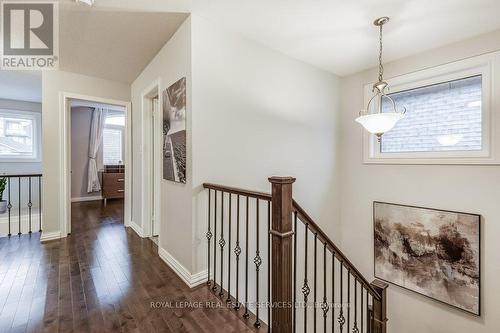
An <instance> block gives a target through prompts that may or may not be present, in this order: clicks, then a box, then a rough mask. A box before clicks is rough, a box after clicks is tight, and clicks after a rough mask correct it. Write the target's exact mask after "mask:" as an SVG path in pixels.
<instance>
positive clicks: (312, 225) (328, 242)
mask: <svg viewBox="0 0 500 333" xmlns="http://www.w3.org/2000/svg"><path fill="white" fill-rule="evenodd" d="M293 209H294V210H295V211H296V212H297V217H298V218H299V220H301V221H302V223H307V224H308V225H309V228H310V229H311V231H312V232H313V233H317V234H318V238H319V239H320V240H323V242H325V243H326V246H327V247H329V248H330V250H331V251H332V252H333V253H334V254H335V257H336V258H337V259H338V260H339V261H340V262H343V263H344V264H345V265H346V266H347V267H348V268H349V269H350V271H351V274H352V275H354V276H355V277H356V278H357V279H358V281H359V282H361V283H362V284H363V286H364V287H365V288H366V289H367V290H368V291H369V292H370V294H372V296H373V297H375V298H376V299H378V300H380V298H381V296H380V295H379V293H378V292H377V291H376V290H375V289H374V288H373V287H372V286H371V284H370V282H368V281H367V280H366V279H365V278H364V277H363V275H361V273H360V272H359V271H358V270H357V268H356V267H355V266H354V265H353V264H352V263H351V261H350V260H349V259H347V257H346V256H345V255H344V253H342V251H341V250H340V249H339V248H338V247H337V246H336V245H335V244H334V243H333V241H332V240H331V239H330V237H328V236H327V235H326V234H325V233H324V232H323V230H321V228H320V227H319V226H318V225H317V224H316V222H314V220H313V219H312V218H311V217H310V216H309V215H308V214H307V213H306V212H305V210H304V209H303V208H302V207H301V206H300V205H299V204H298V203H297V202H296V201H295V200H293Z"/></svg>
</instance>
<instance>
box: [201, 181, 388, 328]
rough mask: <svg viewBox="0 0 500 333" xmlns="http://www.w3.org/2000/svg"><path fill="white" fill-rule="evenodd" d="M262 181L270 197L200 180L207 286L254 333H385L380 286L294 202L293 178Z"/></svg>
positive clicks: (384, 300) (383, 292)
mask: <svg viewBox="0 0 500 333" xmlns="http://www.w3.org/2000/svg"><path fill="white" fill-rule="evenodd" d="M269 181H270V183H271V187H272V191H271V194H267V193H263V192H255V191H248V190H242V189H238V188H234V187H227V186H222V185H215V184H204V188H206V189H208V217H209V218H208V228H207V233H206V237H207V240H208V267H209V269H208V281H207V284H208V285H209V286H210V288H211V290H212V291H213V292H214V293H216V294H217V295H218V296H219V297H221V298H222V299H223V300H225V301H226V302H227V304H228V305H229V306H230V307H232V308H233V309H234V310H235V311H239V312H241V315H242V317H243V318H245V319H247V320H251V321H252V322H253V324H254V326H255V327H257V328H260V329H261V330H262V329H263V330H267V331H270V332H271V331H272V332H280V333H281V332H286V333H289V332H297V331H304V332H317V331H319V332H340V333H343V332H346V333H386V331H387V328H386V322H387V310H386V304H387V295H386V289H387V284H385V283H384V282H381V281H378V280H375V281H374V282H372V283H369V282H368V281H367V280H366V278H365V277H364V276H363V275H362V274H361V273H360V272H359V271H358V270H357V269H356V267H355V266H354V265H353V264H352V263H351V261H350V260H349V259H348V258H347V257H346V256H345V255H344V254H343V253H342V251H341V250H340V249H339V248H338V247H337V246H336V245H335V244H334V243H333V241H332V240H331V239H330V238H329V237H328V236H327V235H326V234H325V233H324V232H323V231H322V230H321V228H320V227H319V226H318V225H317V224H316V223H315V222H314V220H313V219H312V218H311V217H310V216H309V215H308V214H307V213H306V212H305V211H304V209H302V207H300V205H299V204H298V203H297V202H295V201H294V200H293V198H292V186H293V183H294V181H295V179H294V178H291V177H271V178H269ZM226 245H227V250H226ZM263 291H264V292H263Z"/></svg>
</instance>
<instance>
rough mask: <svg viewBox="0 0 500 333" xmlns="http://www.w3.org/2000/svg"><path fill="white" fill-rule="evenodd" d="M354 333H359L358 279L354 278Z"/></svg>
mask: <svg viewBox="0 0 500 333" xmlns="http://www.w3.org/2000/svg"><path fill="white" fill-rule="evenodd" d="M352 333H359V329H358V279H357V278H356V277H354V327H353V328H352Z"/></svg>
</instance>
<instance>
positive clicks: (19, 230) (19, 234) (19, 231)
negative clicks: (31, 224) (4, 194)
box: [17, 177, 21, 236]
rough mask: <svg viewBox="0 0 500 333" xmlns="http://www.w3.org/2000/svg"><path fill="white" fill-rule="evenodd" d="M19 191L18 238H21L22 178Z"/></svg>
mask: <svg viewBox="0 0 500 333" xmlns="http://www.w3.org/2000/svg"><path fill="white" fill-rule="evenodd" d="M18 184H19V185H18V189H17V192H18V197H19V201H18V202H17V204H18V205H19V209H18V211H19V228H18V230H17V235H18V236H21V177H19V178H18Z"/></svg>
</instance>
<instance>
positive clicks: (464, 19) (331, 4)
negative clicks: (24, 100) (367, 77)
mask: <svg viewBox="0 0 500 333" xmlns="http://www.w3.org/2000/svg"><path fill="white" fill-rule="evenodd" d="M105 7H108V8H113V9H114V10H140V11H146V10H148V11H164V12H192V13H195V14H198V15H200V16H203V17H205V18H208V19H210V20H212V21H214V22H218V23H219V24H222V25H223V26H225V27H226V28H228V29H230V30H233V31H236V32H239V33H241V34H242V35H244V36H246V37H248V38H251V39H253V40H255V41H258V42H260V43H262V44H264V45H267V46H268V47H270V48H273V49H276V50H278V51H281V52H283V53H285V54H287V55H289V56H291V57H293V58H296V59H300V60H302V61H304V62H307V63H309V64H312V65H314V66H317V67H320V68H323V69H325V70H328V71H331V72H333V73H336V74H339V75H347V74H350V73H354V72H357V71H360V70H363V69H366V68H370V67H373V66H375V65H376V63H377V47H378V45H377V38H378V36H377V33H378V31H377V30H376V29H375V28H374V27H373V26H372V22H373V20H374V19H375V18H377V17H379V16H384V15H387V16H390V17H391V21H390V23H389V24H388V26H387V28H386V31H385V46H384V47H385V52H386V53H385V60H386V61H391V60H395V59H399V58H402V57H406V56H409V55H412V54H416V53H419V52H422V51H425V50H428V49H432V48H436V47H440V46H443V45H446V44H450V43H453V42H457V41H460V40H463V39H467V38H470V37H473V36H476V35H480V34H483V33H486V32H489V31H493V30H497V29H500V19H499V13H500V1H499V0H378V1H375V0H272V1H269V0H252V1H249V0H210V1H207V0H141V1H137V0H96V3H95V5H94V7H93V8H92V10H99V8H105ZM120 15H123V14H120ZM125 19H126V17H121V18H119V17H117V18H115V19H114V20H113V22H119V21H120V20H125ZM79 20H80V21H78V22H79V23H81V22H82V21H83V22H85V20H84V19H82V18H79ZM160 21H161V20H160ZM145 23H148V22H145ZM83 27H84V28H88V26H86V25H84V26H83ZM81 28H82V27H79V26H78V25H76V24H75V28H74V29H73V31H75V30H78V29H81ZM124 28H126V27H124ZM135 28H140V30H144V29H147V24H146V27H143V26H142V24H141V25H139V24H138V25H136V26H135V27H134V29H135ZM134 29H132V31H131V30H126V31H128V32H134V34H132V35H133V36H134V37H135V36H136V35H138V36H137V37H136V38H137V39H138V40H140V36H141V34H140V33H137V31H134ZM92 31H93V32H95V33H97V30H92ZM104 35H107V34H104ZM123 35H126V34H125V33H124V34H123ZM145 35H146V36H147V33H145ZM87 36H88V37H90V34H88V33H87ZM104 37H105V36H98V35H94V36H93V38H98V39H100V38H104ZM71 38H73V37H71ZM146 38H147V37H146ZM127 40H128V38H127ZM119 41H123V40H121V39H120V40H119ZM100 45H102V43H101V44H100ZM116 47H117V48H118V46H116ZM89 52H90V51H89ZM74 53H75V52H73V54H74ZM129 61H132V60H129Z"/></svg>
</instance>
